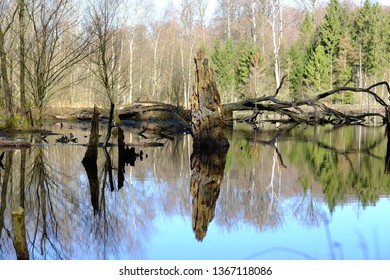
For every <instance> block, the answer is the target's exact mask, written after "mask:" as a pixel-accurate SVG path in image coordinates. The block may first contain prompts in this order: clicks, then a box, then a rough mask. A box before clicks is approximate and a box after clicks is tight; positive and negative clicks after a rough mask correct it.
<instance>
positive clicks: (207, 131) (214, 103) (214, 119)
mask: <svg viewBox="0 0 390 280" xmlns="http://www.w3.org/2000/svg"><path fill="white" fill-rule="evenodd" d="M191 113H192V135H193V138H194V146H193V147H194V150H200V149H216V148H221V147H224V148H226V147H229V142H228V140H227V139H226V137H225V133H224V120H223V114H222V106H221V98H220V96H219V92H218V90H217V85H216V83H215V81H214V72H213V70H212V69H211V68H210V67H209V65H208V59H207V58H205V52H204V50H202V49H201V50H199V51H198V53H197V57H196V58H195V91H194V92H193V94H192V101H191Z"/></svg>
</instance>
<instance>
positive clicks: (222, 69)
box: [211, 39, 235, 102]
mask: <svg viewBox="0 0 390 280" xmlns="http://www.w3.org/2000/svg"><path fill="white" fill-rule="evenodd" d="M234 58H235V50H234V45H233V42H232V40H231V39H227V40H226V42H225V44H224V46H222V44H221V42H220V41H219V40H217V41H216V43H215V47H214V52H213V54H212V55H211V61H212V62H213V64H214V71H215V76H216V77H215V78H216V81H217V84H218V88H219V89H220V91H221V92H220V94H221V97H222V99H223V100H224V102H228V101H232V100H233V98H234V89H235V68H234Z"/></svg>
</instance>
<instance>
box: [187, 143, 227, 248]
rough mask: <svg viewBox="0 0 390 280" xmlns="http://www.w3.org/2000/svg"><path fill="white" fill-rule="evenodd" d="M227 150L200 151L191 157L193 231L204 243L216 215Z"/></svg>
mask: <svg viewBox="0 0 390 280" xmlns="http://www.w3.org/2000/svg"><path fill="white" fill-rule="evenodd" d="M227 151H228V149H227V148H220V149H218V148H217V149H215V150H198V151H194V152H193V153H192V155H191V187H190V190H191V195H192V229H193V230H194V232H195V238H196V239H197V240H199V241H202V240H203V238H204V237H205V236H206V233H207V228H208V226H209V223H210V222H211V221H212V220H213V218H214V214H215V205H216V202H217V199H218V195H219V188H220V185H221V182H222V179H223V173H224V170H225V162H226V154H227Z"/></svg>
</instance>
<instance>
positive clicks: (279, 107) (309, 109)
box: [118, 80, 390, 132]
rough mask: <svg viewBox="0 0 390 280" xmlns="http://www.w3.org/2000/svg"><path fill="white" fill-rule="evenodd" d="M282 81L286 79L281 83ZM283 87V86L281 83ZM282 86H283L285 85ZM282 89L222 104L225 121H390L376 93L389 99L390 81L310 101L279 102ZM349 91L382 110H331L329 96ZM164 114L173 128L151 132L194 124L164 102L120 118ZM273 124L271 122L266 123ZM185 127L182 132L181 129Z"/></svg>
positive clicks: (124, 110) (187, 112) (183, 112)
mask: <svg viewBox="0 0 390 280" xmlns="http://www.w3.org/2000/svg"><path fill="white" fill-rule="evenodd" d="M282 81H283V80H282ZM282 84H283V83H282ZM282 84H281V86H282ZM281 86H280V87H279V88H278V89H277V90H276V92H275V94H273V95H269V96H262V97H258V98H250V99H246V100H243V101H239V102H234V103H227V104H222V105H221V107H222V112H223V117H224V122H225V123H226V122H232V121H235V120H240V121H247V122H255V121H256V120H257V117H258V115H261V114H263V113H264V112H273V113H277V114H278V115H279V116H280V117H279V119H276V120H272V121H274V122H276V121H278V122H282V123H298V124H300V123H304V124H307V125H325V124H333V125H353V124H363V123H364V122H365V121H367V119H368V117H379V118H380V119H382V121H383V123H384V124H387V122H388V120H389V112H390V108H389V105H388V102H386V101H385V100H383V99H382V98H381V97H380V96H379V95H378V94H377V93H376V92H375V91H374V90H375V89H377V88H378V87H381V86H384V87H385V88H386V90H387V92H388V95H389V96H390V86H389V84H388V83H387V82H385V81H383V82H379V83H376V84H373V85H371V86H369V87H367V88H354V87H340V88H336V89H333V90H330V91H326V92H323V93H320V94H318V95H317V96H314V97H311V98H305V99H300V100H293V101H286V100H281V99H278V98H277V96H278V94H279V92H280V89H281ZM346 92H350V93H353V94H367V95H369V96H371V97H373V99H374V100H375V102H376V104H377V105H378V106H376V108H379V110H372V111H368V110H367V111H365V112H357V111H353V110H349V111H346V110H339V109H335V108H332V104H330V105H329V104H328V103H329V102H327V100H328V99H329V97H331V96H332V95H335V94H341V93H346ZM238 111H252V112H253V113H252V115H250V116H245V117H240V118H233V112H238ZM161 112H164V115H161V119H163V118H164V117H167V118H172V119H174V120H175V121H174V125H172V123H162V122H161V123H160V124H157V125H154V126H149V127H150V129H165V130H169V129H170V127H172V128H173V126H174V129H172V131H175V132H181V131H183V132H185V131H188V127H189V126H190V125H191V118H190V117H189V116H191V111H190V110H184V109H182V108H181V109H180V108H177V107H176V106H173V105H171V104H165V103H162V102H148V103H145V102H141V103H137V104H134V105H132V106H130V107H126V108H122V109H121V110H119V111H118V113H119V117H120V118H121V119H122V120H125V119H135V120H146V119H148V118H147V117H146V116H144V117H143V115H144V114H148V115H151V114H152V115H153V116H156V114H157V113H161ZM263 121H270V120H263ZM181 128H182V129H181Z"/></svg>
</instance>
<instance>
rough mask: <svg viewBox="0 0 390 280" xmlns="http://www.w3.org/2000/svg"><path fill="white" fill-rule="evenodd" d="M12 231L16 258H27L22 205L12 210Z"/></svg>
mask: <svg viewBox="0 0 390 280" xmlns="http://www.w3.org/2000/svg"><path fill="white" fill-rule="evenodd" d="M12 231H13V234H14V244H15V251H16V257H17V259H18V260H28V259H29V254H28V248H27V241H26V225H25V222H24V209H23V208H22V207H18V208H16V209H15V210H14V211H12Z"/></svg>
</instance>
